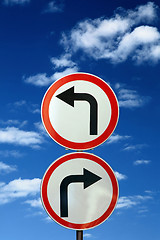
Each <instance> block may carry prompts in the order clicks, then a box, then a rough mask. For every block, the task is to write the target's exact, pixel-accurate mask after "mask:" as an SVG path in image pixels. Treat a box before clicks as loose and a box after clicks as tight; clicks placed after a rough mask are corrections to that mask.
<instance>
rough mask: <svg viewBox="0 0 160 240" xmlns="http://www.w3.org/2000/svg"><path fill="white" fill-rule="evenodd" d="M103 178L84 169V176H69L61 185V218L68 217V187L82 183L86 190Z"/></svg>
mask: <svg viewBox="0 0 160 240" xmlns="http://www.w3.org/2000/svg"><path fill="white" fill-rule="evenodd" d="M100 179H101V177H99V176H97V175H96V174H94V173H92V172H90V171H88V170H87V169H85V168H83V175H69V176H67V177H65V178H64V179H63V180H62V182H61V184H60V216H61V217H68V186H69V184H71V183H77V182H82V183H83V187H84V189H85V188H87V187H89V186H91V185H92V184H94V183H96V182H97V181H99V180H100Z"/></svg>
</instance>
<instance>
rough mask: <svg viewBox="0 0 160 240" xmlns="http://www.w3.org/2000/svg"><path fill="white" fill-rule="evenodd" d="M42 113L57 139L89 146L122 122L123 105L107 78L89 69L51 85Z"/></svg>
mask: <svg viewBox="0 0 160 240" xmlns="http://www.w3.org/2000/svg"><path fill="white" fill-rule="evenodd" d="M41 113H42V122H43V124H44V126H45V128H46V131H47V132H48V134H49V135H50V137H51V138H53V139H54V140H55V141H56V142H57V143H59V144H60V145H62V146H64V147H66V148H69V149H75V150H86V149H91V148H94V147H96V146H98V145H100V144H102V143H103V142H104V141H106V140H107V139H108V138H109V136H110V135H111V134H112V132H113V131H114V129H115V127H116V125H117V122H118V116H119V107H118V101H117V99H116V96H115V94H114V92H113V90H112V89H111V88H110V86H109V85H108V84H107V83H106V82H105V81H103V80H102V79H100V78H99V77H96V76H94V75H91V74H88V73H75V74H70V75H67V76H65V77H63V78H61V79H59V80H57V81H56V82H54V83H53V84H52V85H51V86H50V87H49V89H48V90H47V92H46V94H45V95H44V98H43V101H42V107H41Z"/></svg>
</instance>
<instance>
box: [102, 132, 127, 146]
mask: <svg viewBox="0 0 160 240" xmlns="http://www.w3.org/2000/svg"><path fill="white" fill-rule="evenodd" d="M128 138H130V136H121V135H119V134H112V135H111V136H110V137H109V139H108V140H107V142H106V143H107V144H110V143H117V142H120V141H122V140H126V139H128Z"/></svg>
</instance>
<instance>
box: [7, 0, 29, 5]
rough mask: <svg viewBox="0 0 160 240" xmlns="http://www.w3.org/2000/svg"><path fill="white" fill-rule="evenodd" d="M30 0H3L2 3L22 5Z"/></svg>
mask: <svg viewBox="0 0 160 240" xmlns="http://www.w3.org/2000/svg"><path fill="white" fill-rule="evenodd" d="M29 2H30V0H4V1H3V3H4V4H5V5H11V6H12V5H24V4H26V3H29Z"/></svg>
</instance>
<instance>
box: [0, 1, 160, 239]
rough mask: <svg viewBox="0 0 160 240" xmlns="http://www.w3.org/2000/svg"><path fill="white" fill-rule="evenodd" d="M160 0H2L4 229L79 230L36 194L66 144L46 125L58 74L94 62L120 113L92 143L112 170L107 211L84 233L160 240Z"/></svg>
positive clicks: (3, 234) (0, 220) (0, 232)
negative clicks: (111, 203) (44, 108)
mask: <svg viewBox="0 0 160 240" xmlns="http://www.w3.org/2000/svg"><path fill="white" fill-rule="evenodd" d="M159 8H160V3H159V1H151V2H149V1H144V0H141V1H140V0H137V1H127V0H118V1H104V0H99V1H98V2H97V1H93V0H87V1H84V0H81V1H73V0H62V1H61V0H59V1H47V0H1V1H0V29H1V30H0V66H1V68H0V82H1V88H0V101H1V104H0V112H1V116H0V238H1V239H4V240H10V239H11V238H12V239H16V240H20V239H23V240H26V239H30V240H35V239H39V240H41V239H49V238H52V239H64V237H65V239H74V238H75V231H73V230H68V229H65V228H63V227H61V226H59V225H58V224H57V223H55V222H53V221H52V220H50V219H49V217H48V215H47V214H46V212H45V211H44V210H43V208H42V205H41V201H40V190H39V189H40V182H41V179H42V177H43V174H44V172H45V171H46V169H47V168H48V166H49V165H50V164H51V163H52V162H53V161H54V160H56V159H57V158H59V157H60V156H62V155H64V154H66V153H70V152H71V151H66V150H65V149H64V148H63V147H61V146H59V145H58V144H57V143H55V142H54V141H53V140H52V139H51V138H50V137H49V136H48V135H47V133H46V132H45V130H44V129H43V126H42V122H41V115H40V108H41V101H42V98H43V95H44V93H45V91H46V90H47V88H48V87H49V86H50V84H52V83H53V82H54V81H55V80H57V79H58V78H60V77H62V76H64V75H66V74H69V73H74V72H78V71H79V72H88V73H91V74H94V75H97V76H98V77H101V78H102V79H104V80H105V81H106V82H107V83H109V84H110V86H111V87H112V89H113V90H114V92H115V93H116V96H117V98H118V101H119V106H120V116H119V122H118V125H117V127H116V129H115V131H114V133H113V134H112V136H111V137H110V138H109V139H108V140H107V141H106V142H105V143H103V144H102V145H101V146H99V147H97V148H95V149H94V150H93V151H88V152H91V153H93V154H95V155H98V156H99V157H101V158H102V159H104V160H105V161H107V162H108V163H109V164H110V166H111V167H112V168H113V169H114V171H115V172H116V175H117V178H118V181H119V186H120V196H119V201H118V204H117V207H116V209H115V211H114V213H113V214H112V215H111V216H110V218H109V219H108V220H107V221H106V222H104V223H103V224H101V225H100V226H98V227H96V228H94V229H92V230H87V231H85V232H84V239H89V240H90V239H95V240H96V239H97V240H100V239H110V240H112V239H119V240H124V239H130V240H133V239H137V240H140V239H142V238H143V239H146V240H150V239H151V238H152V239H154V240H159V235H160V231H159V218H160V207H159V206H160V184H159V182H160V177H159V169H160V163H159V153H160V150H159V143H160V141H159V119H160V106H159V103H160V101H159V90H160V82H159V73H160V28H159V24H160V9H159Z"/></svg>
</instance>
